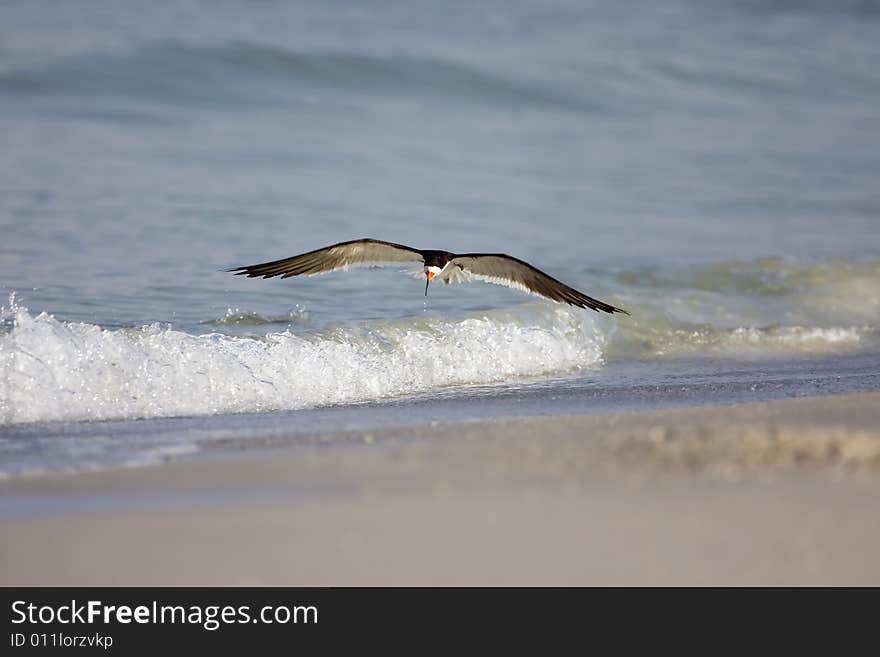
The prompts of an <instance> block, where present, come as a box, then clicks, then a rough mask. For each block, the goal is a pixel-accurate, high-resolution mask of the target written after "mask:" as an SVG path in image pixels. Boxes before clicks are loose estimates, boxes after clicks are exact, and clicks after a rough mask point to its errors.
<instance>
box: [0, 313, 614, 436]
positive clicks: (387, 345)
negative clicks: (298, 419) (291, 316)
mask: <svg viewBox="0 0 880 657" xmlns="http://www.w3.org/2000/svg"><path fill="white" fill-rule="evenodd" d="M7 314H11V315H13V317H14V319H13V326H12V328H11V330H9V331H8V332H7V333H5V334H0V424H12V423H20V422H33V421H51V420H68V421H70V420H74V421H75V420H107V419H125V418H144V417H167V416H183V415H201V414H214V413H234V412H257V411H269V410H293V409H302V408H311V407H317V406H326V405H332V404H343V403H356V402H364V401H374V400H380V399H384V398H388V397H393V396H399V395H407V394H413V393H420V392H425V391H429V390H431V389H434V388H439V387H444V386H452V385H462V384H479V383H482V384H487V383H494V382H501V381H507V380H510V379H516V378H520V377H535V376H542V375H548V374H553V373H563V372H570V371H575V370H578V369H581V368H588V367H591V366H594V365H596V364H597V363H599V362H600V361H601V358H602V349H603V345H604V343H605V334H604V333H603V331H602V330H601V329H600V328H599V326H598V324H597V323H596V322H595V320H594V319H593V318H591V317H589V316H586V315H584V314H582V313H577V312H574V311H571V310H568V309H563V308H554V309H553V310H552V311H551V312H548V313H545V314H543V315H540V316H535V317H533V318H532V319H531V320H530V321H523V318H522V317H518V316H516V315H515V314H511V313H495V314H491V315H484V316H480V317H470V318H466V319H463V320H459V321H449V320H444V319H440V318H424V319H422V318H417V319H415V318H410V319H405V320H400V321H398V322H381V323H374V324H367V325H362V326H356V327H338V328H334V329H330V330H325V331H321V332H302V333H298V332H294V331H292V330H286V331H283V332H278V333H269V334H267V335H265V336H264V337H262V338H259V339H254V338H250V337H235V336H229V335H222V334H219V333H211V334H207V335H192V334H189V333H185V332H182V331H179V330H175V329H173V328H170V327H167V326H161V325H158V324H154V325H150V326H144V327H141V328H138V329H116V330H109V329H104V328H101V327H100V326H96V325H94V324H88V323H69V322H63V321H59V320H58V319H55V318H54V317H52V316H51V315H47V314H45V313H41V314H39V315H36V316H33V315H31V314H30V313H29V312H28V311H27V310H26V309H24V308H21V307H15V306H14V307H13V309H12V310H11V311H8V313H7Z"/></svg>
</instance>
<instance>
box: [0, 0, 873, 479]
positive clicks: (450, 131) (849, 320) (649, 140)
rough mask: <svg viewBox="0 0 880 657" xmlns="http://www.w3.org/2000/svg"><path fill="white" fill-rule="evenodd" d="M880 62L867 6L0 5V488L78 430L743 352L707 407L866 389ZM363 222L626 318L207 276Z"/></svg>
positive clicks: (507, 301) (526, 381) (470, 294)
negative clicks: (515, 273) (741, 371)
mask: <svg viewBox="0 0 880 657" xmlns="http://www.w3.org/2000/svg"><path fill="white" fill-rule="evenodd" d="M878 61H880V3H876V2H865V1H862V2H841V3H819V2H812V3H811V2H801V3H790V2H769V1H765V2H759V1H754V2H733V1H730V2H721V1H714V2H697V1H696V0H677V1H673V2H666V3H651V2H632V3H615V2H610V1H608V0H605V1H596V2H586V3H584V2H537V1H532V2H512V3H511V2H495V3H492V2H487V3H480V4H479V6H478V7H474V6H472V5H471V4H465V3H462V4H459V3H428V2H383V3H372V4H370V5H369V6H367V5H360V4H355V3H323V2H314V3H308V2H298V3H286V2H260V3H246V2H241V1H237V2H233V1H225V2H197V1H194V0H191V1H186V2H184V1H180V2H159V3H150V4H143V3H134V2H109V1H108V2H93V1H84V2H77V3H54V2H41V1H27V2H25V1H21V2H6V3H3V4H2V6H0V294H2V299H3V300H2V301H0V305H2V306H3V310H2V311H0V452H2V453H4V454H6V455H7V456H6V457H4V459H5V460H6V461H7V467H6V468H0V469H3V470H5V471H17V469H20V468H18V466H15V465H14V463H18V462H19V461H15V458H18V457H15V458H13V457H12V456H10V454H12V453H13V452H12V451H10V450H13V451H14V450H18V451H17V452H15V453H16V454H27V455H28V456H27V459H26V460H27V462H28V464H29V465H28V467H38V466H39V463H40V462H41V461H40V459H41V458H43V457H41V456H39V454H40V453H41V452H39V450H37V448H35V447H33V446H34V445H36V444H37V442H38V441H37V439H36V438H35V437H34V436H44V437H46V436H50V435H56V434H59V432H60V433H64V432H65V431H67V432H68V433H69V432H70V431H72V429H70V427H75V426H78V423H84V422H87V423H91V424H84V425H83V427H82V428H80V429H77V430H76V432H75V433H77V435H81V434H82V433H83V432H85V434H87V435H91V434H90V433H89V432H90V431H91V432H92V433H93V434H94V436H93V439H92V440H91V442H89V440H86V445H87V447H86V448H85V452H83V453H84V454H86V456H83V457H82V458H81V459H80V460H82V461H83V462H86V461H88V459H90V458H91V459H93V460H94V461H95V462H98V463H100V462H103V461H102V459H104V458H105V457H106V453H107V449H109V448H106V445H107V444H109V443H112V442H113V440H114V438H113V437H112V436H118V435H122V434H125V435H129V436H130V435H134V436H135V438H131V439H130V440H127V442H124V443H120V444H125V445H128V447H126V448H124V449H122V452H126V450H127V449H135V447H134V445H136V444H137V443H138V440H140V441H141V442H143V441H145V440H146V439H145V438H144V436H145V435H147V434H149V433H150V431H151V430H150V429H148V428H143V427H144V425H143V423H139V422H135V421H136V420H138V419H140V418H154V419H155V421H159V420H160V419H162V418H172V417H192V416H196V417H200V418H202V420H193V421H194V422H195V423H196V424H197V425H198V423H199V422H202V423H204V424H203V428H204V429H205V432H206V433H211V429H210V427H211V426H213V425H210V424H209V422H210V420H209V418H211V417H212V416H213V417H216V416H222V417H227V416H228V414H229V413H236V414H239V415H238V416H237V417H238V418H239V419H238V420H237V422H238V424H236V427H237V428H238V430H239V431H240V432H241V433H247V430H248V427H257V426H260V423H261V422H265V421H267V420H258V419H257V418H260V417H261V414H269V415H272V414H273V413H274V414H275V415H272V417H274V418H275V419H274V420H271V421H272V422H275V421H277V422H279V423H280V425H279V426H281V427H282V429H279V431H282V430H283V427H284V426H287V427H288V429H289V428H290V427H291V426H293V425H294V424H297V423H305V424H307V425H308V424H309V422H312V420H308V419H307V417H312V418H314V417H316V416H315V415H314V414H313V415H311V416H309V415H308V413H309V412H312V411H309V410H308V409H317V408H327V407H334V408H335V407H342V408H346V409H349V410H346V411H344V414H345V416H346V418H349V419H347V420H346V422H347V423H350V422H354V423H355V424H356V423H357V421H356V420H351V418H352V417H354V418H361V419H362V420H363V421H364V422H367V416H368V414H372V415H371V417H373V418H374V420H371V422H373V421H378V420H375V418H376V417H378V416H379V415H382V413H388V414H389V415H388V417H392V416H393V413H392V412H391V411H390V410H389V407H388V406H387V404H388V402H389V400H391V401H394V400H398V401H400V402H401V403H403V402H404V401H405V400H407V399H415V398H419V399H428V400H437V399H440V398H443V399H454V400H457V401H455V402H454V403H453V402H448V403H450V404H452V406H450V407H448V408H451V409H453V410H449V411H448V412H447V411H444V413H446V414H445V415H444V417H452V416H456V413H459V414H460V415H461V416H462V417H470V416H475V415H485V414H486V413H489V414H490V415H492V414H505V413H508V414H509V413H510V412H512V411H511V408H513V406H510V407H507V408H506V410H505V407H504V405H503V404H501V405H497V404H496V405H495V406H493V405H492V404H493V403H494V402H491V401H487V400H491V399H495V398H496V397H497V398H498V399H502V398H505V397H504V396H505V395H509V394H514V395H519V397H517V399H519V400H520V401H521V402H522V403H523V404H524V406H527V407H529V408H533V410H534V412H538V411H539V410H540V411H541V412H552V411H553V410H554V409H556V410H558V411H560V412H563V411H564V412H575V411H576V412H590V411H592V410H596V409H598V408H599V407H600V406H602V405H601V404H599V403H598V402H597V401H596V400H597V399H598V397H601V398H602V399H605V400H606V401H607V400H608V399H611V400H612V402H613V400H614V399H617V400H618V401H619V406H620V407H624V406H625V407H638V406H639V404H638V403H637V402H638V400H639V399H640V398H641V397H640V396H639V394H636V392H635V391H637V390H638V388H637V387H636V386H637V385H642V386H654V387H655V388H657V389H664V386H667V385H668V384H669V381H670V380H671V378H675V377H684V378H685V379H686V380H687V385H691V384H693V385H696V386H697V388H693V389H699V390H703V388H700V387H699V385H698V383H699V381H702V380H704V378H705V377H710V378H711V377H712V376H717V377H718V382H719V386H721V387H722V388H723V385H722V384H724V385H727V383H729V384H730V385H733V383H732V382H729V381H728V380H727V379H726V378H725V374H724V373H725V372H729V371H730V368H731V367H734V369H735V368H736V367H739V366H740V365H742V364H744V365H743V366H744V367H746V370H747V371H748V372H751V374H750V375H749V376H750V377H751V379H752V381H751V383H750V384H749V385H754V386H755V388H754V390H753V391H752V393H753V394H751V396H750V395H749V394H747V392H748V390H746V391H745V392H743V391H740V392H735V391H734V388H730V391H731V392H730V395H728V396H726V397H725V396H724V395H723V394H722V395H721V397H720V398H715V397H712V398H711V399H712V400H716V401H717V400H719V399H720V400H721V401H725V400H726V401H742V400H745V399H749V398H766V397H767V396H770V393H768V392H766V391H767V389H768V388H767V385H766V383H767V382H768V381H771V380H775V379H774V377H776V378H779V377H780V376H781V375H780V372H782V371H788V369H787V368H789V369H790V368H792V367H794V368H796V369H798V371H801V372H804V371H808V372H809V373H811V375H813V376H814V378H815V380H821V381H825V382H828V381H837V380H839V381H844V382H846V381H849V382H850V383H849V384H847V383H839V384H835V385H836V387H835V388H834V391H839V392H843V391H846V390H850V389H873V388H874V387H875V384H876V380H875V378H873V377H872V376H871V375H870V372H871V371H872V368H874V369H880V230H878V222H880V175H878V172H880V72H878V69H877V66H876V62H878ZM358 237H374V238H379V239H387V240H392V241H397V242H402V243H406V244H411V245H412V246H415V247H419V248H438V249H447V250H451V251H504V252H507V253H510V254H512V255H515V256H517V257H520V258H523V259H526V260H528V261H530V262H533V263H534V264H535V265H537V266H538V267H540V268H542V269H544V270H546V271H548V272H549V273H551V274H553V275H554V276H556V277H557V278H560V279H562V280H564V281H566V282H568V283H569V284H571V285H573V286H575V287H577V288H579V289H581V290H583V291H584V292H586V293H587V294H590V295H592V296H595V297H598V298H600V299H603V300H606V301H609V302H612V303H615V304H616V305H621V306H623V307H625V308H627V309H628V310H630V311H631V312H632V317H615V318H609V317H599V316H598V315H596V314H594V313H590V312H585V311H580V310H570V309H567V308H563V307H560V306H556V305H554V304H551V303H548V302H544V301H542V300H538V299H535V298H532V297H527V296H524V295H522V294H521V293H519V292H517V291H513V290H507V289H504V288H498V287H495V286H488V285H480V284H472V285H467V286H448V287H444V286H434V287H433V288H432V291H431V294H430V296H429V297H428V299H427V300H425V298H424V297H423V296H422V293H423V284H422V283H420V282H419V281H418V280H415V279H413V278H410V277H408V276H402V275H401V274H400V273H399V272H397V271H396V270H395V269H394V268H391V269H389V270H381V271H380V270H353V271H351V272H347V273H336V274H331V275H327V276H321V277H315V278H310V279H305V280H299V279H293V280H286V281H279V280H270V281H262V280H245V279H241V278H236V277H233V276H231V275H229V274H226V273H224V272H223V271H222V270H223V269H225V268H228V267H231V266H236V265H242V264H251V263H254V262H261V261H265V260H271V259H276V258H281V257H285V256H289V255H294V254H296V253H300V252H303V251H307V250H311V249H313V248H316V247H319V246H322V245H326V244H330V243H333V242H337V241H341V240H348V239H353V238H358ZM13 293H14V297H12V296H11V295H13ZM853 359H855V360H853ZM758 362H760V363H775V364H774V365H760V366H756V365H755V363H758ZM852 363H857V364H858V365H857V369H858V371H859V372H863V371H864V372H867V374H865V376H861V375H860V376H858V377H850V376H848V375H845V372H848V371H850V370H851V368H852V367H854V365H852ZM774 368H775V369H774ZM804 368H806V370H804ZM632 372H638V376H637V377H635V378H634V376H633V374H632ZM673 373H674V374H673ZM774 373H775V374H774ZM782 378H783V379H784V378H785V377H784V376H782ZM676 380H678V379H676ZM786 380H787V379H786ZM856 380H857V381H858V383H855V381H856ZM725 382H727V383H725ZM474 386H478V387H479V386H484V387H485V390H486V391H488V392H486V394H479V395H478V394H476V392H474V391H475V388H474ZM596 386H599V389H600V390H602V391H604V392H602V393H601V394H598V393H596V394H593V393H594V392H595V390H596V389H597V388H596ZM602 386H604V388H603V387H602ZM627 386H629V387H627ZM820 387H821V386H820ZM483 389H484V388H480V390H483ZM807 389H808V387H807V388H805V387H804V386H802V385H794V384H793V385H792V387H789V388H785V386H783V387H782V388H779V389H775V388H774V390H776V392H775V393H773V394H774V395H777V396H785V395H792V394H806V393H807ZM554 390H556V391H563V390H568V391H569V393H565V394H574V393H570V391H571V390H580V391H585V390H590V391H592V392H591V394H586V393H584V394H580V393H578V395H579V396H578V395H575V396H574V397H571V399H576V400H580V401H578V402H577V403H574V402H571V403H568V402H567V404H568V405H566V406H565V407H564V408H563V407H562V406H559V405H555V406H554V402H555V399H554V398H555V397H558V396H559V395H556V394H555V393H554V392H553V391H554ZM725 390H726V388H725ZM736 390H739V389H738V388H737V389H736ZM548 391H549V392H548ZM627 391H628V392H627ZM762 391H764V392H762ZM606 393H607V394H606ZM560 394H562V392H560ZM695 394H696V393H695ZM536 395H537V396H536ZM597 395H598V396H597ZM563 396H564V395H563ZM530 399H531V400H533V401H534V403H532V405H531V406H530V405H529V404H530V403H531V402H529V401H528V400H530ZM664 399H667V398H666V397H664ZM474 400H481V401H474ZM705 400H707V401H708V400H710V398H709V397H706V398H705ZM612 402H608V404H610V406H614V403H612ZM696 402H699V394H696V397H694V396H693V395H692V396H690V397H688V398H687V399H685V398H683V397H682V398H674V395H673V396H672V397H670V398H669V399H668V400H667V402H664V403H696ZM394 403H397V402H394ZM437 403H440V402H437ZM444 403H447V402H444ZM352 404H354V405H355V406H351V405H352ZM371 404H372V405H373V406H371ZM477 405H479V408H484V409H494V410H491V411H485V412H481V411H478V410H476V409H477ZM643 405H649V401H647V398H646V401H644V404H643ZM416 406H417V407H418V408H423V406H419V405H418V404H416ZM610 406H609V405H607V404H606V406H602V408H608V407H610ZM424 408H428V409H429V408H433V406H431V404H428V405H427V406H426V407H424ZM365 409H372V410H365ZM383 409H384V410H383ZM456 409H457V410H456ZM433 412H434V411H430V410H424V411H423V412H421V411H420V412H418V413H415V415H411V416H410V417H411V418H414V419H419V418H421V419H425V418H427V417H429V416H430V415H431V413H433ZM279 413H281V415H279ZM291 413H292V415H291ZM297 413H300V415H297ZM352 413H353V414H354V415H351V414H352ZM420 413H421V414H420ZM285 414H286V415H285ZM302 414H306V415H302ZM377 414H378V415H377ZM248 418H250V419H248ZM283 418H288V420H284V419H283ZM290 418H292V419H290ZM96 421H110V422H115V423H117V424H116V425H114V426H115V427H117V428H116V429H113V431H111V432H110V433H111V437H109V438H107V437H106V436H105V437H104V438H101V439H99V438H98V437H95V436H98V435H99V434H100V435H103V434H102V432H103V431H105V430H104V429H100V427H102V426H105V425H104V424H101V423H96ZM120 422H121V423H122V425H119V424H118V423H120ZM285 422H286V423H287V424H285ZM316 422H317V421H316ZM321 422H324V421H323V420H321ZM126 423H129V424H126ZM318 424H320V422H319V423H318ZM62 426H63V427H67V428H66V429H64V430H63V431H62V429H61V428H60V427H62ZM119 426H125V427H129V426H130V427H135V428H137V427H140V429H137V430H135V429H132V430H131V431H128V430H124V431H123V430H120V429H119V428H118V427H119ZM273 426H274V425H273ZM310 426H311V425H310ZM315 426H317V424H316V425H315ZM321 426H324V425H323V424H322V425H321ZM346 426H349V424H347V425H346ZM15 427H17V428H15ZM22 427H27V429H26V430H24V429H23V428H22ZM88 427H92V428H91V429H89V428H88ZM96 427H97V428H96ZM215 429H216V427H215ZM22 431H24V433H22ZM139 431H140V432H141V433H138V432H139ZM254 431H255V432H257V433H259V432H258V431H257V430H256V429H254ZM114 432H115V433H114ZM172 433H173V432H172ZM25 434H26V435H27V436H29V437H27V438H23V437H22V436H23V435H25ZM138 436H139V437H138ZM102 440H103V442H101V441H102ZM118 440H119V441H122V439H121V438H118ZM171 443H174V440H171ZM174 444H176V443H174ZM180 444H183V443H180ZM102 445H103V446H102ZM3 450H6V451H3ZM35 450H36V451H35ZM102 450H103V451H102ZM50 451H51V450H50ZM56 456H57V454H56ZM56 456H52V455H51V454H49V455H47V456H45V459H44V460H45V462H46V463H49V462H52V463H56V462H57V460H58V459H57V458H56ZM68 457H69V458H71V459H72V460H73V461H74V462H77V463H78V462H79V461H77V460H76V458H74V457H71V456H69V455H67V456H65V457H64V458H68ZM77 458H78V457H77ZM53 459H54V460H53ZM120 459H121V460H125V459H124V458H123V457H118V458H116V460H115V461H114V462H116V461H119V460H120ZM22 462H23V461H22ZM35 463H36V465H35ZM10 464H12V465H10ZM53 467H54V466H53Z"/></svg>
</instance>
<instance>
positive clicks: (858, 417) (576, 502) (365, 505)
mask: <svg viewBox="0 0 880 657" xmlns="http://www.w3.org/2000/svg"><path fill="white" fill-rule="evenodd" d="M320 438H322V439H323V440H317V441H314V440H313V441H310V442H309V443H308V445H307V446H289V447H284V448H273V447H271V446H269V447H266V448H264V449H258V450H249V451H240V452H237V453H233V452H231V451H229V450H226V451H223V450H219V451H217V452H216V453H213V454H209V455H201V456H199V457H197V458H193V459H188V460H181V461H177V462H169V463H165V464H162V465H156V466H149V467H142V468H133V469H115V470H105V471H98V472H80V473H70V474H63V473H61V474H58V473H56V474H45V475H36V476H26V477H12V478H9V479H6V480H3V481H0V505H2V506H0V508H2V509H3V513H2V515H0V532H2V536H3V540H2V541H0V572H2V574H0V582H2V583H3V584H4V585H245V584H256V585H318V586H324V585H386V584H397V585H420V584H426V585H458V584H462V585H464V584H472V585H515V584H522V585H539V584H557V585H639V584H641V585H686V584H687V585H709V584H719V585H725V584H726V585H743V584H767V585H809V584H847V585H868V584H873V585H878V584H880V559H878V557H877V555H878V554H880V522H878V509H880V393H868V394H852V395H840V396H828V397H816V398H802V399H792V400H784V401H772V402H766V403H753V404H743V405H737V406H724V407H703V408H693V409H675V410H662V411H645V412H637V413H621V414H611V415H600V416H574V417H537V418H518V419H511V420H491V421H479V422H467V423H454V424H435V425H432V426H421V427H413V428H405V429H393V430H386V431H382V432H373V433H370V434H361V433H358V432H349V433H348V434H346V435H345V436H338V435H335V436H322V437H320ZM341 438H344V440H341Z"/></svg>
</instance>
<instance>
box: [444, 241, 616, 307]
mask: <svg viewBox="0 0 880 657" xmlns="http://www.w3.org/2000/svg"><path fill="white" fill-rule="evenodd" d="M442 277H443V278H444V279H445V280H447V281H448V282H451V283H459V282H465V281H469V280H474V279H476V280H480V281H485V282H486V283H495V284H497V285H506V286H507V287H512V288H516V289H518V290H523V291H524V292H531V293H532V294H537V295H538V296H541V297H544V298H545V299H550V300H551V301H557V302H559V303H567V304H570V305H572V306H577V307H578V308H592V309H593V310H595V311H597V312H598V311H600V310H601V311H603V312H606V313H624V314H626V315H629V313H628V312H627V311H625V310H623V309H622V308H617V307H615V306H612V305H611V304H608V303H605V302H604V301H599V300H598V299H594V298H592V297H588V296H587V295H586V294H584V293H582V292H578V291H577V290H575V289H574V288H572V287H569V286H568V285H566V284H565V283H562V282H561V281H558V280H556V279H555V278H553V277H552V276H549V275H548V274H545V273H544V272H542V271H541V270H540V269H536V268H535V267H533V266H532V265H530V264H529V263H527V262H523V261H522V260H519V259H517V258H514V257H513V256H509V255H505V254H503V253H465V254H462V255H457V256H455V257H454V258H453V259H452V261H451V262H450V263H449V267H447V271H446V272H445V273H444V274H443V275H442Z"/></svg>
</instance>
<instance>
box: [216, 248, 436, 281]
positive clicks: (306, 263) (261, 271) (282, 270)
mask: <svg viewBox="0 0 880 657" xmlns="http://www.w3.org/2000/svg"><path fill="white" fill-rule="evenodd" d="M395 262H424V258H423V257H422V254H421V252H420V251H418V250H417V249H413V248H410V247H408V246H404V245H403V244H394V243H393V242H383V241H381V240H371V239H362V240H352V241H350V242H340V243H339V244H333V245H331V246H325V247H324V248H323V249H315V250H314V251H309V252H308V253H303V254H302V255H297V256H293V257H291V258H284V259H283V260H273V261H272V262H263V263H261V264H258V265H247V266H245V267H234V268H233V269H228V270H227V271H231V272H235V274H236V275H238V276H240V275H245V276H248V277H249V278H253V277H255V276H262V277H263V278H272V277H273V276H281V278H289V277H290V276H300V275H302V274H305V275H307V276H311V275H313V274H324V273H326V272H329V271H333V270H334V269H346V268H348V267H352V266H356V265H382V264H387V263H395Z"/></svg>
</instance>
